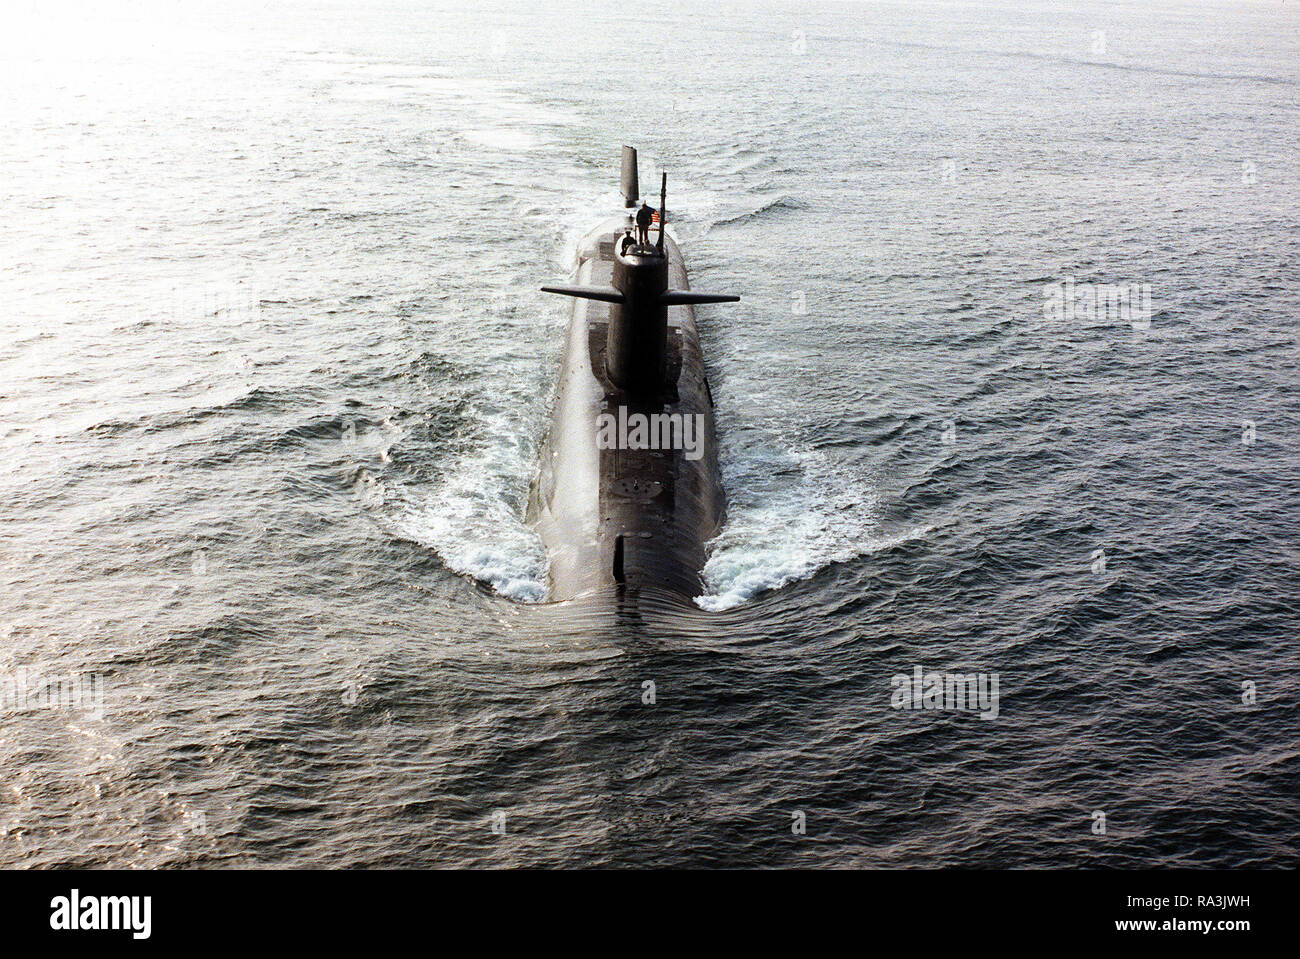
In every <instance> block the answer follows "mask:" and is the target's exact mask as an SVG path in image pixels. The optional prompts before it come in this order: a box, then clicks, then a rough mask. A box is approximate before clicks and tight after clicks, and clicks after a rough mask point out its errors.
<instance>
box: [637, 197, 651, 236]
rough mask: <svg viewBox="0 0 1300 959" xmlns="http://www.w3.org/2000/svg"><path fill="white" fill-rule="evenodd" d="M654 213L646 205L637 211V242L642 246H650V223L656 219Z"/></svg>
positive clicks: (642, 205)
mask: <svg viewBox="0 0 1300 959" xmlns="http://www.w3.org/2000/svg"><path fill="white" fill-rule="evenodd" d="M654 212H655V211H654V210H652V209H650V207H649V206H647V205H646V204H644V203H642V204H641V209H639V210H637V211H636V241H637V242H638V243H640V244H641V245H642V246H649V245H650V221H651V220H652V219H653V218H654Z"/></svg>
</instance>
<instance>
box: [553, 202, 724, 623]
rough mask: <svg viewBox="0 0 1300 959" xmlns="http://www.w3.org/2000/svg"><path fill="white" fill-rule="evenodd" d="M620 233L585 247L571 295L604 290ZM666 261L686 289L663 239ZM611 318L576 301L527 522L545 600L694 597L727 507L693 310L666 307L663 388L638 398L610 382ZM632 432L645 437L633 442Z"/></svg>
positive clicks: (621, 228)
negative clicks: (633, 594)
mask: <svg viewBox="0 0 1300 959" xmlns="http://www.w3.org/2000/svg"><path fill="white" fill-rule="evenodd" d="M627 226H628V220H627V218H626V217H613V218H611V219H610V220H608V221H607V222H605V223H603V224H601V225H600V226H599V227H597V228H596V229H595V230H593V231H592V232H591V233H589V234H588V235H587V236H586V237H585V238H584V239H583V241H582V243H581V244H580V246H579V250H578V275H577V282H578V283H579V284H581V285H583V286H586V287H610V286H611V284H612V282H613V275H614V271H615V266H616V264H615V261H616V259H617V258H618V257H619V256H620V254H619V253H618V252H617V249H616V248H617V246H618V244H619V243H620V242H621V241H622V239H623V236H624V234H625V232H626V230H627ZM663 255H664V257H665V258H666V260H667V271H668V283H669V285H670V287H672V288H673V289H675V290H683V291H684V290H687V289H688V288H689V287H688V282H687V276H686V265H685V263H684V261H683V259H682V255H681V251H680V250H679V249H678V247H677V244H676V243H675V242H673V239H672V237H671V236H665V237H663ZM616 308H617V307H614V306H612V305H611V304H610V303H606V302H601V301H599V300H595V299H574V300H573V305H572V309H573V313H572V318H571V320H570V323H569V329H568V335H567V338H566V342H565V348H564V357H563V362H562V365H561V370H560V380H559V386H558V389H557V392H556V398H555V407H554V411H553V413H552V417H551V423H550V429H549V431H548V434H547V438H546V440H545V442H544V444H543V447H542V450H541V456H540V462H539V466H538V472H537V477H536V479H535V481H534V484H533V488H532V491H531V495H530V498H529V506H528V520H529V522H530V523H531V524H532V525H533V526H534V527H535V528H536V529H537V531H538V533H539V534H540V536H541V538H542V541H543V542H544V543H545V545H546V549H547V554H548V559H549V573H548V579H549V585H550V594H551V599H552V600H557V601H558V600H568V599H574V598H577V597H580V596H584V595H588V594H593V593H601V592H609V591H620V590H622V591H627V590H634V591H635V590H641V589H645V590H654V591H656V592H659V591H662V592H666V593H670V594H674V595H677V596H679V597H682V598H684V599H686V598H690V597H694V596H698V595H699V594H700V593H701V592H703V589H704V584H703V581H702V580H701V577H700V571H701V569H702V568H703V566H704V562H705V559H706V551H705V544H706V543H707V542H708V541H709V540H710V539H712V538H713V537H714V536H715V535H716V534H717V532H718V529H719V527H720V526H721V524H722V521H723V517H724V511H725V498H724V495H723V488H722V481H721V476H720V473H719V468H718V457H717V442H716V433H715V427H714V417H713V400H712V394H711V392H710V389H709V384H708V379H707V378H706V375H705V369H704V357H703V353H702V352H701V349H700V342H699V334H698V331H697V329H696V325H695V312H694V308H693V307H692V306H691V305H689V304H687V305H673V306H669V307H668V308H667V318H668V319H667V341H666V344H665V348H664V353H663V355H664V364H663V365H664V369H663V374H662V377H661V378H660V382H659V383H658V384H657V386H656V388H652V389H649V390H647V389H644V388H639V389H636V390H634V391H629V390H627V389H625V388H624V387H621V386H619V385H618V384H616V383H615V382H614V381H613V379H612V378H611V376H610V372H609V370H610V368H611V366H610V362H609V361H610V358H609V357H607V356H606V351H607V349H609V348H610V337H609V324H610V318H611V311H612V310H613V309H616ZM614 343H615V348H617V343H618V338H617V336H616V337H615V338H614ZM614 368H617V366H616V365H615V366H614ZM638 424H645V425H646V426H647V428H646V429H644V430H641V431H640V432H638V429H637V427H638ZM656 447H658V448H656Z"/></svg>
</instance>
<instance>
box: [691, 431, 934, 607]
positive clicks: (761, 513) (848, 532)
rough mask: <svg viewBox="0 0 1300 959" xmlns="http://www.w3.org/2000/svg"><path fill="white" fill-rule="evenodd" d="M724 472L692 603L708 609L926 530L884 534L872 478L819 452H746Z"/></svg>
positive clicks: (744, 598) (735, 602)
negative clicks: (714, 530) (713, 533)
mask: <svg viewBox="0 0 1300 959" xmlns="http://www.w3.org/2000/svg"><path fill="white" fill-rule="evenodd" d="M728 473H729V474H730V475H729V482H728V484H727V486H728V492H729V494H730V495H731V497H732V502H731V505H730V507H729V510H728V516H727V522H726V525H725V527H724V528H723V531H722V533H721V534H719V535H718V537H717V538H715V539H714V540H713V543H712V544H711V550H710V556H709V560H708V562H707V563H706V564H705V567H704V581H705V585H706V587H707V589H706V591H705V593H704V595H703V596H700V597H698V598H697V599H696V601H695V602H696V604H697V605H698V606H700V608H702V609H706V610H709V611H712V612H718V611H720V610H725V609H731V608H733V607H736V606H739V605H740V604H742V603H744V602H746V601H748V600H750V599H752V598H753V597H754V596H756V595H758V594H759V593H762V592H767V591H768V590H774V589H780V588H781V587H783V586H786V585H788V584H790V583H793V582H797V581H799V580H805V579H808V578H809V577H811V576H813V575H814V574H816V573H817V572H818V571H820V570H822V569H824V568H826V567H827V566H830V565H832V564H835V563H843V562H848V561H849V560H852V559H856V558H857V557H859V556H862V555H866V554H868V553H873V552H877V551H879V550H881V549H888V548H890V547H892V546H894V545H897V544H898V543H901V542H904V541H906V540H910V539H914V538H916V537H918V536H923V535H925V533H926V532H928V530H921V529H918V530H912V531H910V532H907V533H904V534H901V535H892V536H891V535H886V534H885V533H884V532H883V531H882V530H881V528H880V524H879V520H878V509H879V504H880V495H879V493H878V492H877V490H876V488H875V486H874V484H873V483H872V482H871V481H870V479H869V478H867V477H865V476H863V475H862V473H861V472H860V470H858V469H857V468H856V467H853V466H850V465H849V464H845V463H843V462H841V461H839V460H837V459H836V458H835V457H833V456H832V455H831V454H830V453H828V452H827V451H826V450H822V449H816V448H812V447H807V446H803V447H796V448H793V449H790V450H784V451H781V450H777V451H758V452H756V453H755V452H747V454H746V456H745V457H744V459H743V460H742V461H741V462H740V463H738V464H737V465H736V466H735V467H734V468H732V469H729V470H728Z"/></svg>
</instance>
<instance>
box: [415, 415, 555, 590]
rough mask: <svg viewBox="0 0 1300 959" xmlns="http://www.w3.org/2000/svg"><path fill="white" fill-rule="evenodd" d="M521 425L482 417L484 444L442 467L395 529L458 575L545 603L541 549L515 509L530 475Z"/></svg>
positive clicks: (499, 417)
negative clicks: (435, 482)
mask: <svg viewBox="0 0 1300 959" xmlns="http://www.w3.org/2000/svg"><path fill="white" fill-rule="evenodd" d="M526 428H527V427H526V426H525V425H524V424H522V423H520V422H519V421H518V419H517V418H509V417H507V416H506V415H505V414H498V415H497V416H491V417H487V418H486V428H485V429H484V431H483V432H484V436H485V438H486V442H485V444H484V445H483V446H481V447H479V448H477V449H476V450H474V451H472V452H470V453H467V454H466V455H464V456H462V457H461V458H460V459H459V460H457V461H453V462H451V463H448V464H447V467H446V470H445V472H444V473H443V476H442V479H441V480H440V481H439V483H438V485H437V486H436V487H434V489H433V490H431V491H430V492H429V493H428V495H427V497H425V498H423V499H422V500H421V501H418V502H417V503H415V504H412V505H408V506H406V507H405V508H404V509H403V511H402V512H401V514H400V515H398V516H397V517H396V518H395V519H394V520H393V524H394V525H395V526H396V527H397V528H398V529H399V531H400V532H402V533H403V534H404V535H406V536H408V537H410V538H411V539H413V540H415V541H416V542H418V543H420V544H421V545H423V546H428V547H429V548H430V549H433V550H434V551H435V552H437V554H438V556H439V558H440V559H441V560H442V562H443V563H444V564H445V565H446V566H447V567H448V568H449V569H452V570H454V571H455V572H457V573H461V574H462V575H465V576H472V577H473V578H474V579H477V580H479V581H480V582H483V583H487V584H488V585H489V586H491V587H492V589H493V590H495V591H496V592H497V593H499V594H501V595H502V596H506V597H508V598H510V599H514V600H518V601H519V602H524V603H540V602H542V601H543V600H545V599H546V550H545V548H544V547H543V546H542V541H541V538H540V537H539V536H538V535H537V533H536V532H535V531H534V530H533V529H532V528H531V527H529V526H528V525H527V524H526V523H524V521H523V517H522V516H521V515H520V511H519V510H518V509H517V508H516V507H515V506H514V505H513V503H515V502H517V501H518V499H519V496H520V494H521V492H522V490H521V489H520V487H521V485H522V486H524V488H526V484H527V482H528V478H529V477H531V476H532V473H533V465H532V463H531V452H530V444H528V443H525V442H523V440H522V436H523V431H524V430H526Z"/></svg>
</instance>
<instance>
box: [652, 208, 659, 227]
mask: <svg viewBox="0 0 1300 959" xmlns="http://www.w3.org/2000/svg"><path fill="white" fill-rule="evenodd" d="M650 210H651V213H650V224H651V226H653V225H654V224H656V223H658V222H659V211H658V210H656V209H655V208H654V207H651V208H650Z"/></svg>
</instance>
